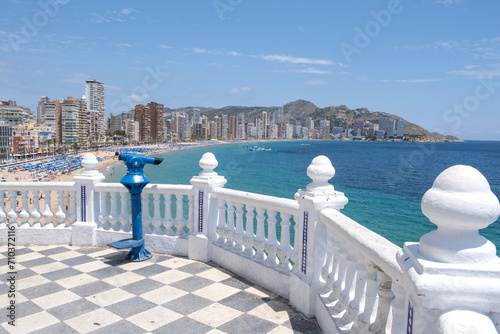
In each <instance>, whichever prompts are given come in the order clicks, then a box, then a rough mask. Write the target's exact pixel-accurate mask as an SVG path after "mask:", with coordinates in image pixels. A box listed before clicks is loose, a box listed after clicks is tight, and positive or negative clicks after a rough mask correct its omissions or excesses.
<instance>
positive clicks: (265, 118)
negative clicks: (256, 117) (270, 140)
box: [262, 111, 268, 139]
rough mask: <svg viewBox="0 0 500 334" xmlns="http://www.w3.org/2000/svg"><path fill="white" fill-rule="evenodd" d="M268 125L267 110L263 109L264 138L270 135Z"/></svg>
mask: <svg viewBox="0 0 500 334" xmlns="http://www.w3.org/2000/svg"><path fill="white" fill-rule="evenodd" d="M267 126H268V120H267V112H266V111H263V112H262V138H264V139H265V138H267V137H268V132H267Z"/></svg>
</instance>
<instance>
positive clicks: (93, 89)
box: [85, 79, 105, 138]
mask: <svg viewBox="0 0 500 334" xmlns="http://www.w3.org/2000/svg"><path fill="white" fill-rule="evenodd" d="M104 91H105V87H104V83H102V82H99V81H97V80H95V79H90V80H87V81H86V82H85V96H86V98H87V109H88V110H89V113H90V115H91V117H90V119H91V123H90V133H91V136H92V135H94V133H95V132H99V135H100V137H101V138H104V131H105V124H104V102H105V100H104Z"/></svg>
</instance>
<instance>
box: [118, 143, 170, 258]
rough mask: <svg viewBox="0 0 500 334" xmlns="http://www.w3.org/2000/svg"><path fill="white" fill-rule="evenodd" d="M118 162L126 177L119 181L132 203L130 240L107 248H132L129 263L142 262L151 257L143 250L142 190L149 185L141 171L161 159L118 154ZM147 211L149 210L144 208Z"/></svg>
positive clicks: (156, 163)
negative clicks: (124, 168) (120, 163)
mask: <svg viewBox="0 0 500 334" xmlns="http://www.w3.org/2000/svg"><path fill="white" fill-rule="evenodd" d="M116 155H118V160H123V161H124V162H125V166H127V169H128V172H127V175H125V177H124V178H123V179H122V180H121V181H120V183H121V184H123V185H124V186H125V187H126V188H127V189H128V191H129V192H130V199H131V202H132V239H125V240H120V241H116V242H112V243H110V244H108V246H111V247H114V248H118V249H124V248H132V250H131V251H130V252H129V253H128V255H127V259H128V260H129V261H134V262H137V261H144V260H147V259H150V258H151V257H152V255H151V253H150V252H149V251H148V250H147V249H146V248H144V238H143V237H142V208H141V193H142V189H143V188H144V187H145V186H146V184H148V183H149V179H148V178H147V177H146V176H145V175H144V173H143V169H144V166H145V165H146V164H153V165H159V164H160V163H161V162H162V161H163V159H161V158H152V157H147V156H145V155H140V154H133V153H121V154H120V153H118V152H116ZM144 209H145V210H148V209H149V208H144Z"/></svg>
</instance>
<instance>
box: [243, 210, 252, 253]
mask: <svg viewBox="0 0 500 334" xmlns="http://www.w3.org/2000/svg"><path fill="white" fill-rule="evenodd" d="M246 209H247V214H246V219H247V221H246V230H245V234H244V236H243V243H244V245H245V251H244V252H243V254H244V255H245V256H248V257H252V256H253V255H254V250H253V247H252V246H253V240H254V238H255V234H254V232H253V230H254V229H253V217H254V212H253V211H254V209H255V207H254V206H253V205H248V204H246Z"/></svg>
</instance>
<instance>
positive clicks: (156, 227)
mask: <svg viewBox="0 0 500 334" xmlns="http://www.w3.org/2000/svg"><path fill="white" fill-rule="evenodd" d="M153 203H154V213H153V219H151V224H152V225H153V231H152V232H151V233H153V234H163V231H162V230H161V216H160V194H156V193H155V194H153Z"/></svg>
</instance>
